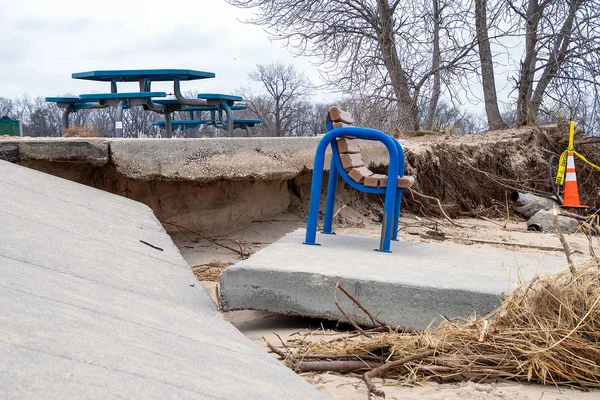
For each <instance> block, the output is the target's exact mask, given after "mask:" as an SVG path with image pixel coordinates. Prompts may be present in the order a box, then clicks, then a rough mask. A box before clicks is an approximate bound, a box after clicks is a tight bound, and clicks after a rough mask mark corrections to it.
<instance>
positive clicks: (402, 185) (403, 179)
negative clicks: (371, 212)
mask: <svg viewBox="0 0 600 400" xmlns="http://www.w3.org/2000/svg"><path fill="white" fill-rule="evenodd" d="M387 179H388V177H387V176H384V177H383V178H381V179H379V187H386V186H387ZM414 184H415V177H414V176H410V175H404V176H399V177H398V188H399V189H408V188H410V187H412V185H414Z"/></svg>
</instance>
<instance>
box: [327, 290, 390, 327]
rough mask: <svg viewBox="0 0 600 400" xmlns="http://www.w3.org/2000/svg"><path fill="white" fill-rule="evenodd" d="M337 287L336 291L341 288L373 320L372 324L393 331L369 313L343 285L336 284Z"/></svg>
mask: <svg viewBox="0 0 600 400" xmlns="http://www.w3.org/2000/svg"><path fill="white" fill-rule="evenodd" d="M335 287H336V289H338V288H339V289H340V290H341V291H342V293H344V294H345V295H346V296H347V297H348V298H349V299H350V300H352V302H353V303H354V304H356V305H357V306H358V308H360V309H361V310H363V312H364V313H365V314H367V315H368V316H369V318H371V322H373V325H377V324H379V325H380V326H381V327H382V328H386V329H388V330H391V328H390V327H389V326H388V325H387V324H384V323H383V322H381V321H380V320H379V319H378V318H377V317H376V316H374V315H373V314H371V313H370V312H369V310H367V309H366V308H365V307H364V306H363V305H362V304H360V302H359V301H358V300H356V298H355V297H354V296H352V295H351V294H350V293H349V292H348V291H347V290H346V289H345V288H344V287H343V286H342V285H340V284H339V283H336V284H335Z"/></svg>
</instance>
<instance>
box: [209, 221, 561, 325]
mask: <svg viewBox="0 0 600 400" xmlns="http://www.w3.org/2000/svg"><path fill="white" fill-rule="evenodd" d="M304 235H305V230H304V229H299V230H297V231H295V232H292V233H290V234H288V235H286V236H285V237H283V238H282V239H280V240H279V241H277V242H275V243H274V244H272V245H270V246H267V247H266V248H264V249H262V250H260V251H259V252H257V253H256V254H254V255H252V256H251V257H250V258H249V259H247V260H244V261H241V262H239V263H237V264H235V265H233V266H231V267H228V268H227V269H225V270H224V271H223V273H222V275H221V291H220V295H221V306H222V308H223V309H225V310H240V309H254V310H265V311H271V312H277V313H282V314H294V315H304V316H311V317H321V318H327V319H334V320H338V319H339V320H341V319H343V316H342V314H341V313H340V312H339V310H338V309H337V307H336V305H335V303H334V300H333V293H334V288H335V284H336V283H337V282H339V283H340V284H341V285H342V286H344V287H345V288H346V289H347V290H348V291H349V292H350V293H351V294H352V295H354V296H355V297H356V298H357V299H358V300H359V301H360V302H361V303H362V304H363V305H364V306H365V307H366V308H367V309H369V310H370V311H371V312H372V313H374V314H377V315H378V316H379V318H380V319H381V320H382V321H384V322H386V323H387V324H389V325H391V326H394V327H396V326H400V327H402V328H406V329H412V330H423V329H425V328H427V327H428V326H430V324H433V325H432V326H434V327H435V326H437V323H438V322H440V321H441V318H442V316H445V317H447V318H451V319H452V318H466V317H468V316H469V315H470V314H473V313H477V315H482V314H485V313H488V312H490V311H492V310H493V309H494V308H495V307H496V306H497V305H498V304H499V303H500V297H501V296H503V295H504V294H507V293H509V292H511V291H512V290H513V289H514V288H515V285H516V284H517V282H518V281H519V279H522V280H524V281H527V280H529V279H532V278H533V276H534V275H535V274H540V275H544V274H554V273H558V272H560V271H561V270H563V269H564V268H565V267H566V263H565V261H564V258H562V257H558V256H554V255H546V254H541V253H535V254H533V253H519V252H514V251H508V250H503V249H496V248H480V247H477V246H466V245H456V244H451V245H449V244H447V243H411V242H392V251H393V253H391V254H387V253H379V252H375V251H373V249H374V248H377V247H378V239H372V238H364V237H353V236H344V235H323V234H319V236H318V237H317V240H318V242H319V243H321V244H322V245H321V246H307V245H304V244H302V241H303V240H304ZM339 298H340V302H341V304H342V306H343V307H344V309H345V310H346V311H347V312H348V314H349V315H350V317H351V318H353V319H354V320H355V321H357V322H360V323H363V324H365V325H369V324H371V321H370V320H369V318H368V317H367V316H366V315H365V314H364V313H362V312H361V311H360V309H358V308H357V307H356V306H355V305H353V304H352V303H351V302H350V301H349V300H348V299H346V298H345V296H343V295H342V294H340V295H339Z"/></svg>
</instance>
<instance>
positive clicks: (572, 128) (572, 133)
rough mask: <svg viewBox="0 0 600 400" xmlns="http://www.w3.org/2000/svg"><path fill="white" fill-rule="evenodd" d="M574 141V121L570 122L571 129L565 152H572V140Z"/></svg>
mask: <svg viewBox="0 0 600 400" xmlns="http://www.w3.org/2000/svg"><path fill="white" fill-rule="evenodd" d="M574 139H575V121H571V127H570V129H569V147H567V150H570V151H573V140H574Z"/></svg>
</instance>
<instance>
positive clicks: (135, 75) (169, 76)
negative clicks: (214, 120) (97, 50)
mask: <svg viewBox="0 0 600 400" xmlns="http://www.w3.org/2000/svg"><path fill="white" fill-rule="evenodd" d="M71 76H72V78H73V79H84V80H90V81H98V82H110V93H100V94H98V93H92V94H83V95H80V96H79V98H80V99H82V100H87V101H97V102H98V103H99V104H101V105H104V104H108V105H110V106H113V107H116V112H115V130H116V136H117V137H122V136H123V122H122V121H123V110H124V109H126V108H130V107H135V106H139V105H141V106H143V107H144V109H145V110H150V111H154V112H157V113H161V114H163V115H164V116H165V122H166V123H167V125H166V128H165V131H166V136H167V137H171V132H172V128H171V124H170V122H171V113H172V109H173V108H172V107H167V106H166V105H162V104H157V103H155V102H154V101H153V100H152V98H160V97H166V93H164V92H152V82H174V91H180V83H179V82H180V81H192V80H198V79H208V78H214V77H215V74H214V73H212V72H205V71H196V70H190V69H132V70H104V71H87V72H76V73H74V74H72V75H71ZM118 82H138V83H139V88H140V91H139V92H131V93H119V91H118V87H117V83H118ZM205 105H208V103H205Z"/></svg>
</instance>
